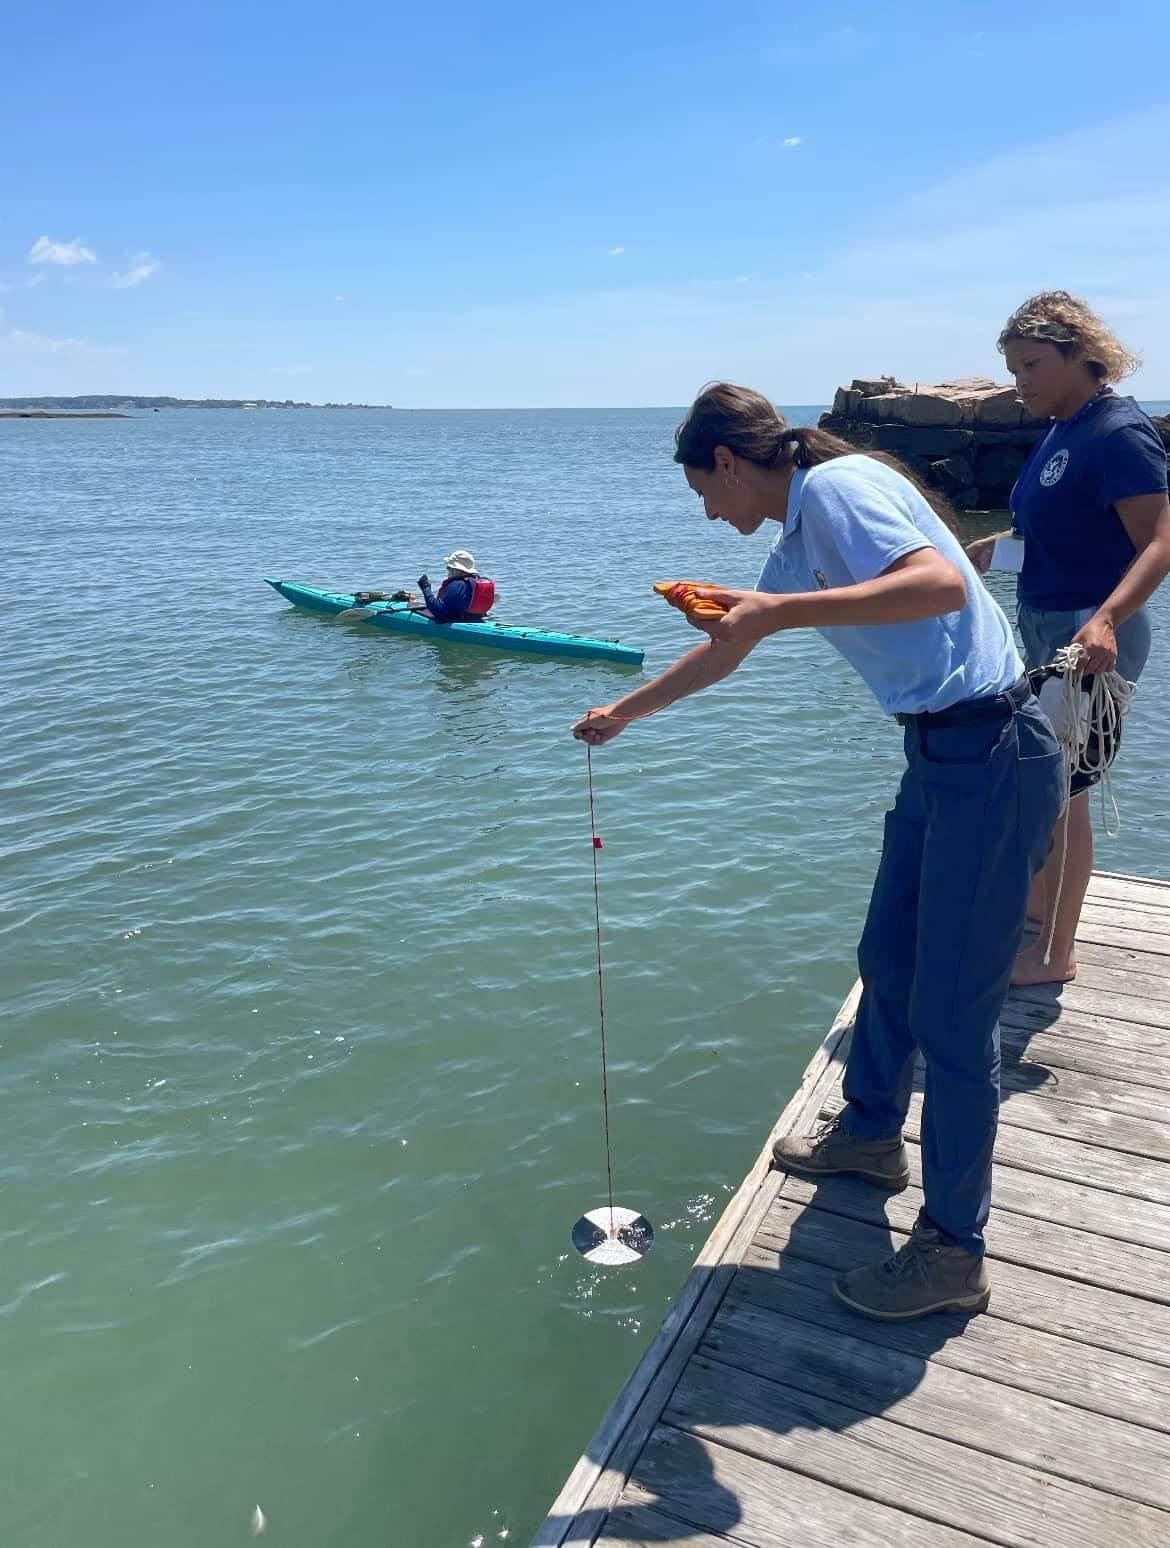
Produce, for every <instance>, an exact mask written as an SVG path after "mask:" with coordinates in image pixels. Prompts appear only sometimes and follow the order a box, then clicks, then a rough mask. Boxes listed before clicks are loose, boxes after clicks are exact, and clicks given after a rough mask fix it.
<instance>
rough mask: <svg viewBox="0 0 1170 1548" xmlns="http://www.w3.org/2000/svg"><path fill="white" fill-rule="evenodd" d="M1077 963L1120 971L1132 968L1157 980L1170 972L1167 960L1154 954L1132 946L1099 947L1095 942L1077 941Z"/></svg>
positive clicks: (1169, 964)
mask: <svg viewBox="0 0 1170 1548" xmlns="http://www.w3.org/2000/svg"><path fill="white" fill-rule="evenodd" d="M1077 962H1078V963H1081V962H1085V963H1090V964H1096V965H1097V966H1099V967H1105V968H1109V967H1112V968H1117V969H1119V970H1124V969H1126V968H1132V969H1133V971H1134V972H1135V973H1141V974H1143V975H1144V976H1146V977H1150V978H1157V979H1161V978H1163V977H1164V976H1165V975H1166V974H1167V973H1168V972H1170V963H1168V962H1167V961H1166V958H1165V957H1162V956H1155V955H1154V953H1153V952H1148V951H1135V950H1134V949H1133V947H1131V946H1098V945H1097V944H1096V942H1095V941H1082V940H1078V941H1077Z"/></svg>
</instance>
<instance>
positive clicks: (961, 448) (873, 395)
mask: <svg viewBox="0 0 1170 1548" xmlns="http://www.w3.org/2000/svg"><path fill="white" fill-rule="evenodd" d="M820 423H821V428H822V429H823V430H831V431H832V432H833V434H834V435H839V436H841V437H842V439H844V440H846V441H850V442H851V443H852V444H853V445H854V446H857V447H859V448H860V449H862V450H864V451H885V452H890V453H891V454H892V455H893V456H895V457H898V458H900V459H901V461H903V462H905V463H907V464H908V465H909V466H910V467H911V468H912V469H913V470H914V472H915V473H917V474H918V476H919V477H920V478H921V479H922V480H923V481H924V482H925V483H927V484H930V485H932V486H933V487H934V488H936V489H940V490H941V491H942V492H943V493H944V494H945V495H946V496H947V498H948V499H949V500H950V501H951V503H952V505H954V506H955V507H956V508H957V509H959V510H961V511H973V510H998V509H1001V508H1002V507H1004V506H1006V504H1007V501H1008V495H1009V494H1010V493H1011V489H1012V485H1013V484H1014V483H1015V481H1016V478H1017V477H1018V475H1019V472H1020V469H1021V468H1022V467H1023V465H1024V462H1025V461H1026V459H1027V456H1028V453H1029V452H1030V451H1031V449H1032V447H1033V446H1034V445H1035V444H1036V442H1037V441H1038V440H1040V438H1041V437H1042V436H1043V435H1044V434H1045V432H1046V431H1047V429H1048V424H1049V422H1048V421H1047V420H1040V419H1033V418H1031V417H1030V416H1029V415H1028V413H1027V412H1026V410H1025V409H1024V406H1023V404H1022V403H1021V402H1020V400H1019V398H1017V397H1016V389H1015V388H1014V387H1012V386H1009V385H1007V384H1005V383H1003V382H993V381H991V380H990V379H989V378H987V377H984V376H971V377H962V378H960V379H958V380H956V381H951V382H933V383H931V384H930V385H929V386H928V385H925V384H923V383H921V382H915V383H914V385H913V386H908V385H907V384H906V383H905V382H899V381H897V380H895V378H894V377H892V376H882V377H878V378H876V379H870V380H866V379H863V378H855V379H854V381H852V382H851V383H850V385H849V386H848V387H839V388H838V389H837V395H836V397H835V398H834V399H833V407H832V410H831V411H830V412H829V413H828V414H822V415H821V421H820ZM1155 423H1156V424H1157V426H1158V429H1159V431H1160V432H1161V435H1162V440H1163V441H1164V442H1165V443H1166V446H1167V449H1168V451H1170V416H1168V417H1166V418H1163V419H1159V420H1155Z"/></svg>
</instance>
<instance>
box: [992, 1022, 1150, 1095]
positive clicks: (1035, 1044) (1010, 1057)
mask: <svg viewBox="0 0 1170 1548" xmlns="http://www.w3.org/2000/svg"><path fill="white" fill-rule="evenodd" d="M1072 1030H1075V1029H1069V1028H1066V1027H1059V1028H1057V1029H1056V1030H1054V1031H1051V1032H1049V1031H1043V1030H1038V1029H1036V1028H1033V1027H1013V1026H1011V1025H1010V1024H1007V1023H1003V1022H1001V1024H1000V1029H999V1031H1000V1043H1001V1045H1002V1048H1003V1057H1004V1062H1005V1066H1007V1065H1009V1064H1010V1065H1022V1064H1023V1063H1026V1062H1033V1063H1038V1064H1041V1065H1046V1066H1051V1067H1052V1068H1053V1069H1054V1070H1057V1071H1060V1070H1083V1071H1084V1072H1085V1073H1086V1074H1089V1075H1105V1076H1106V1077H1112V1076H1114V1075H1116V1077H1117V1079H1118V1080H1120V1081H1123V1082H1124V1083H1125V1084H1126V1085H1129V1086H1135V1087H1136V1086H1145V1087H1149V1088H1150V1090H1152V1091H1167V1090H1170V1057H1166V1056H1159V1055H1158V1054H1151V1053H1143V1052H1135V1051H1134V1050H1133V1049H1130V1048H1114V1047H1111V1046H1110V1045H1109V1044H1108V1043H1100V1042H1093V1041H1085V1040H1082V1039H1081V1038H1079V1037H1075V1036H1073V1035H1072Z"/></svg>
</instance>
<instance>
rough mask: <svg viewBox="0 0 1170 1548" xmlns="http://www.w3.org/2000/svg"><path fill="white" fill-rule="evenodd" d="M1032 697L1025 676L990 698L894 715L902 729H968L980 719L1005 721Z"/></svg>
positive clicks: (966, 700)
mask: <svg viewBox="0 0 1170 1548" xmlns="http://www.w3.org/2000/svg"><path fill="white" fill-rule="evenodd" d="M1031 697H1032V684H1031V683H1030V682H1029V681H1028V679H1027V678H1026V677H1021V678H1020V680H1019V682H1018V683H1013V684H1012V686H1011V687H1010V688H1008V689H1006V690H1005V691H1004V692H1003V693H997V694H994V695H992V696H991V697H990V698H982V699H964V700H963V701H962V702H961V703H959V704H951V705H949V706H948V707H947V708H946V709H941V710H923V711H922V713H921V714H919V715H895V716H894V719H895V720H896V721H897V722H898V724H899V725H900V726H910V725H915V726H920V727H921V728H922V729H923V730H924V731H925V730H929V728H930V727H931V726H936V727H942V726H965V725H970V724H971V723H972V722H974V721H978V720H1006V719H1007V717H1008V716H1009V715H1010V714H1011V713H1012V711H1013V710H1018V709H1022V708H1023V706H1024V705H1025V704H1027V702H1028V700H1029V699H1030V698H1031Z"/></svg>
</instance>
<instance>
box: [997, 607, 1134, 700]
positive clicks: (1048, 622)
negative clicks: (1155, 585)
mask: <svg viewBox="0 0 1170 1548" xmlns="http://www.w3.org/2000/svg"><path fill="white" fill-rule="evenodd" d="M1096 611H1097V609H1096V608H1095V607H1082V608H1078V609H1077V610H1076V611H1075V612H1062V611H1049V610H1047V609H1043V610H1042V609H1040V608H1035V607H1025V605H1024V604H1023V603H1022V602H1021V603H1020V607H1019V611H1018V613H1017V614H1016V622H1017V623H1018V624H1019V626H1020V638H1021V639H1022V640H1023V642H1024V659H1025V661H1026V662H1027V664H1028V666H1029V667H1042V666H1047V665H1048V663H1049V662H1050V661H1051V660H1052V658H1053V656H1055V654H1056V652H1057V651H1058V650H1060V649H1061V648H1062V646H1065V645H1068V644H1070V643H1071V641H1072V638H1073V636H1074V635H1075V634H1077V633H1079V632H1080V630H1081V629H1083V628H1084V627H1085V625H1086V624H1087V623H1088V621H1089V619H1090V618H1092V616H1093V614H1094V613H1095V612H1096ZM1150 640H1151V630H1150V618H1149V614H1148V613H1147V612H1146V610H1145V608H1144V607H1139V608H1138V610H1137V612H1136V613H1134V614H1133V615H1132V616H1131V617H1129V618H1127V619H1126V620H1125V622H1124V623H1123V624H1119V625H1118V626H1117V670H1118V671H1119V672H1120V673H1121V675H1122V677H1124V678H1125V679H1126V681H1127V682H1131V683H1136V682H1137V680H1138V678H1139V677H1140V676H1141V675H1142V668H1143V667H1144V666H1145V664H1146V660H1147V658H1148V657H1149V654H1150Z"/></svg>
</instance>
